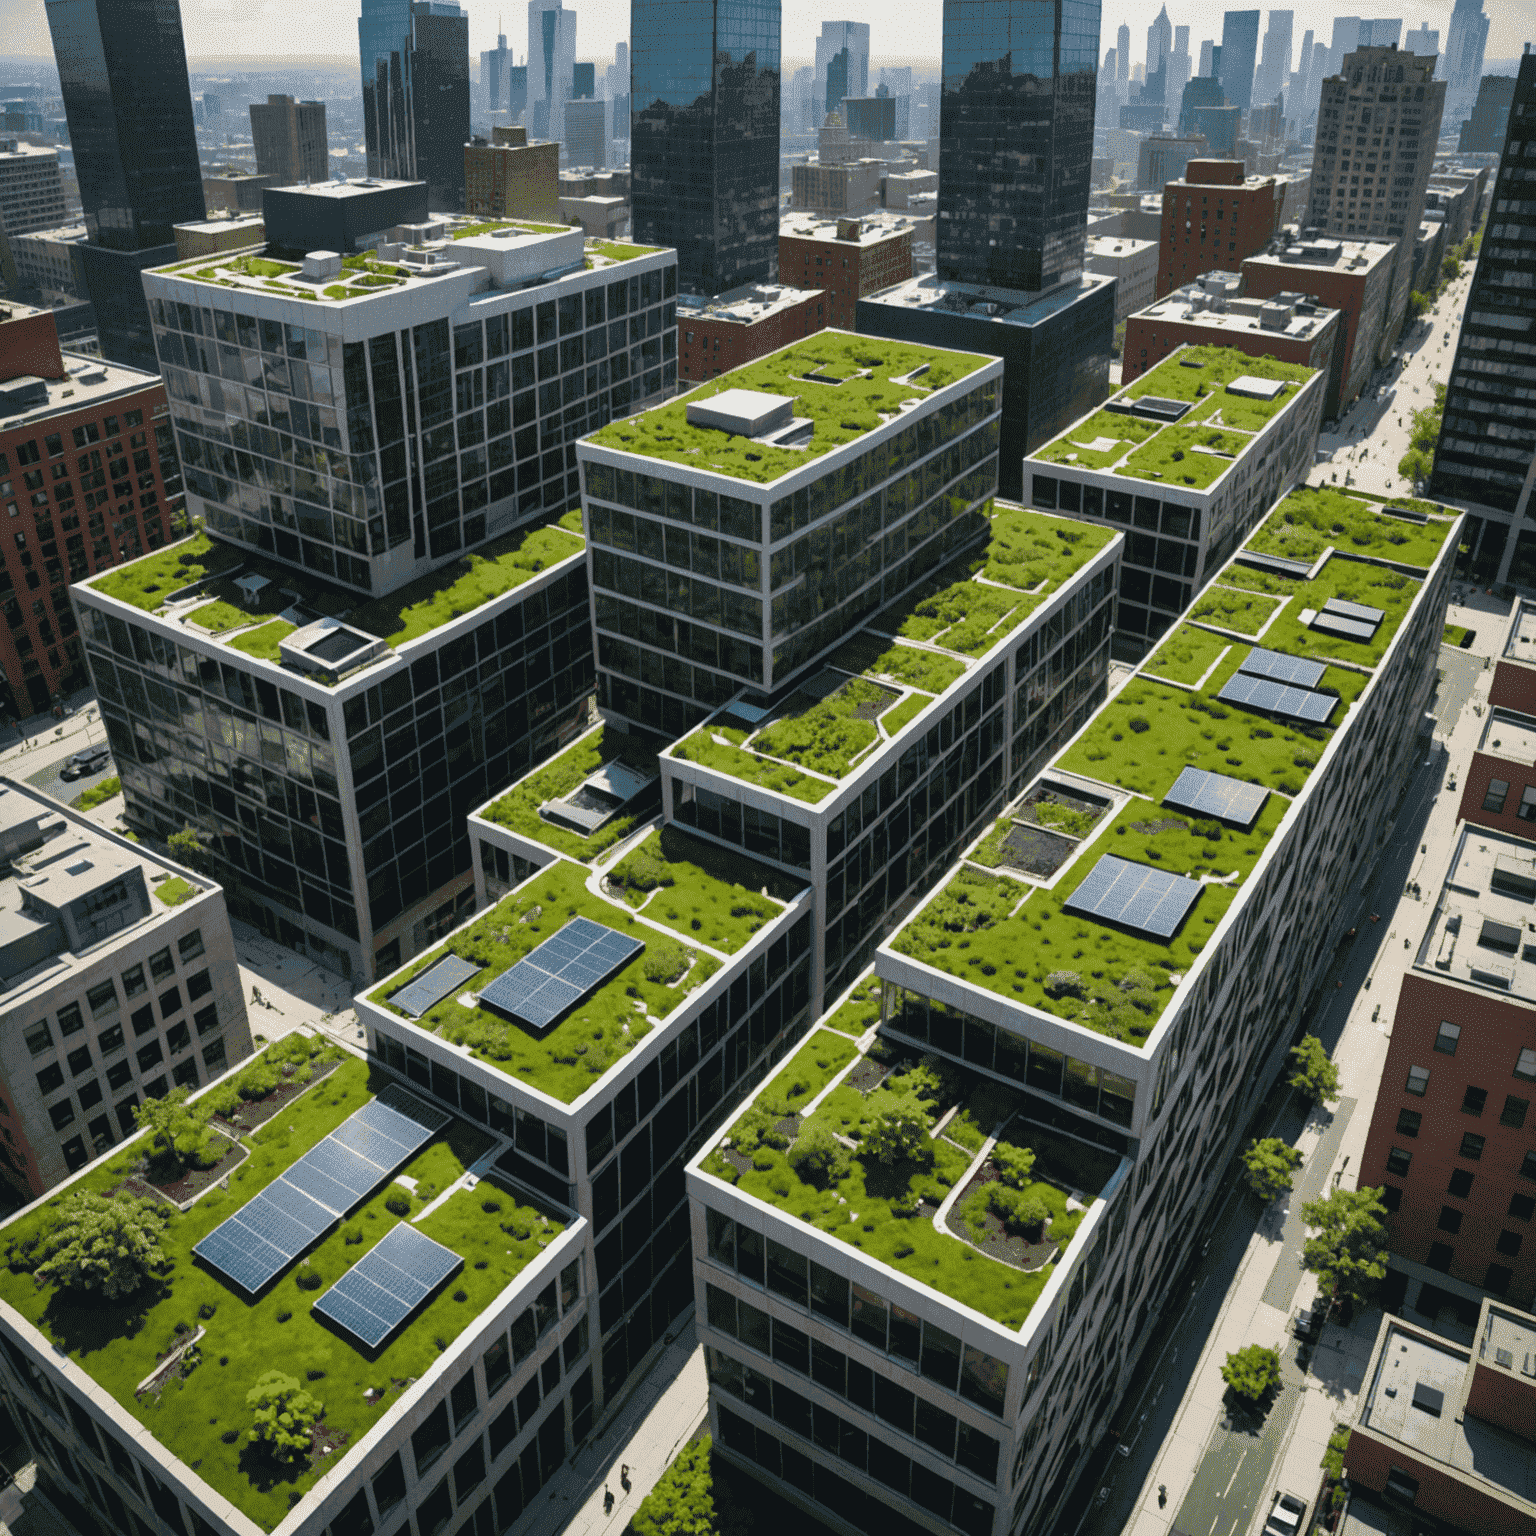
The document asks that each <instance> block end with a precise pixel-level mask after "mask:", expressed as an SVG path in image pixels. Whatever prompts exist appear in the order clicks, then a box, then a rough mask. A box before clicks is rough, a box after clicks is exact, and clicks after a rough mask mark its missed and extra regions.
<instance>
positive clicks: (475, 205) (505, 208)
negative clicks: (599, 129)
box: [399, 125, 560, 223]
mask: <svg viewBox="0 0 1536 1536" xmlns="http://www.w3.org/2000/svg"><path fill="white" fill-rule="evenodd" d="M464 211H465V213H473V214H489V215H492V216H494V217H496V218H509V219H557V218H559V216H560V146H559V145H558V144H549V143H545V144H530V143H529V142H528V133H527V130H526V129H523V128H504V127H501V126H499V125H498V126H497V127H495V128H492V129H491V142H490V143H489V144H487V143H486V142H485V140H484V139H481V138H478V137H477V138H475V139H472V140H471V141H470V142H469V143H468V144H466V145H465V146H464ZM423 217H425V210H423ZM399 222H401V223H405V222H408V221H406V220H400V221H399Z"/></svg>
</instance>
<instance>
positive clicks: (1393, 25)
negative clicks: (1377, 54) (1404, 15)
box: [1360, 16, 1403, 48]
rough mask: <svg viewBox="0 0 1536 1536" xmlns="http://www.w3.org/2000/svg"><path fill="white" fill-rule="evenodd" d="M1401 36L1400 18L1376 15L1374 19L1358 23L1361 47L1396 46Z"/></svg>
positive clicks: (1401, 25) (1401, 24)
mask: <svg viewBox="0 0 1536 1536" xmlns="http://www.w3.org/2000/svg"><path fill="white" fill-rule="evenodd" d="M1402 38H1403V23H1402V20H1401V18H1399V17H1392V16H1378V17H1377V18H1376V19H1375V20H1374V21H1362V22H1361V23H1360V46H1361V47H1362V48H1396V47H1397V45H1398V44H1399V43H1400V42H1401V41H1402Z"/></svg>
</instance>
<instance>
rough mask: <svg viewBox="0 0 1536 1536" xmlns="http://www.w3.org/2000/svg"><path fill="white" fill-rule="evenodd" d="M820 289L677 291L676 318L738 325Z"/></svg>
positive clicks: (750, 286) (767, 286) (759, 286)
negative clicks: (706, 294) (708, 295)
mask: <svg viewBox="0 0 1536 1536" xmlns="http://www.w3.org/2000/svg"><path fill="white" fill-rule="evenodd" d="M614 201H616V202H621V201H623V199H621V198H616V199H614ZM819 292H820V290H819V289H816V288H792V287H790V286H789V284H788V283H743V284H742V285H741V287H739V288H732V289H731V290H730V292H729V293H722V294H719V295H717V296H715V297H714V298H704V297H701V296H700V295H698V294H694V293H680V294H678V296H677V317H678V319H679V320H727V321H735V322H736V323H737V324H738V325H757V324H759V323H760V322H762V321H764V320H771V319H773V317H774V316H775V315H782V314H783V313H784V311H785V310H787V309H793V308H794V307H795V306H796V305H797V304H804V303H805V302H806V300H807V299H814V298H816V297H817V296H818V294H819Z"/></svg>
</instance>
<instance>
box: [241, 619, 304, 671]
mask: <svg viewBox="0 0 1536 1536" xmlns="http://www.w3.org/2000/svg"><path fill="white" fill-rule="evenodd" d="M297 627H298V626H297V625H294V624H290V623H289V622H288V620H287V619H273V620H272V621H271V623H269V624H262V625H259V626H258V627H257V628H255V629H243V630H241V631H240V633H239V634H238V635H231V636H230V637H229V644H230V645H232V646H233V647H234V648H235V650H237V651H244V652H245V653H246V655H247V656H254V657H256V658H257V659H258V660H259V661H281V660H282V659H283V658H282V652H281V650H280V649H279V644H280V642H281V641H283V640H286V639H287V638H288V636H289V635H291V634H292V633H293V632H294V630H295V629H296V628H297Z"/></svg>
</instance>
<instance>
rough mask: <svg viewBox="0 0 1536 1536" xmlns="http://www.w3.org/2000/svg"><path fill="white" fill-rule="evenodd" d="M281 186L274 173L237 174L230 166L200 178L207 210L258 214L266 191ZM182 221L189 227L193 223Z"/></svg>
mask: <svg viewBox="0 0 1536 1536" xmlns="http://www.w3.org/2000/svg"><path fill="white" fill-rule="evenodd" d="M323 179H324V178H322V180H323ZM283 184H284V183H283V179H282V177H280V176H278V175H277V174H275V173H274V172H268V173H266V174H265V175H263V174H260V173H258V172H255V171H239V170H236V169H235V168H234V166H232V165H226V166H221V167H219V168H217V169H216V170H214V172H213V174H212V175H210V176H204V177H203V202H204V204H205V205H206V206H207V207H208V209H209V210H210V211H211V210H213V209H218V208H225V209H228V210H229V211H230V212H231V213H260V212H261V207H262V204H261V200H262V197H263V195H264V194H265V192H266V190H267V188H268V187H280V186H282V185H283ZM183 222H184V223H188V224H191V223H195V222H196V220H194V219H186V220H183ZM173 227H174V226H173Z"/></svg>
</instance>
